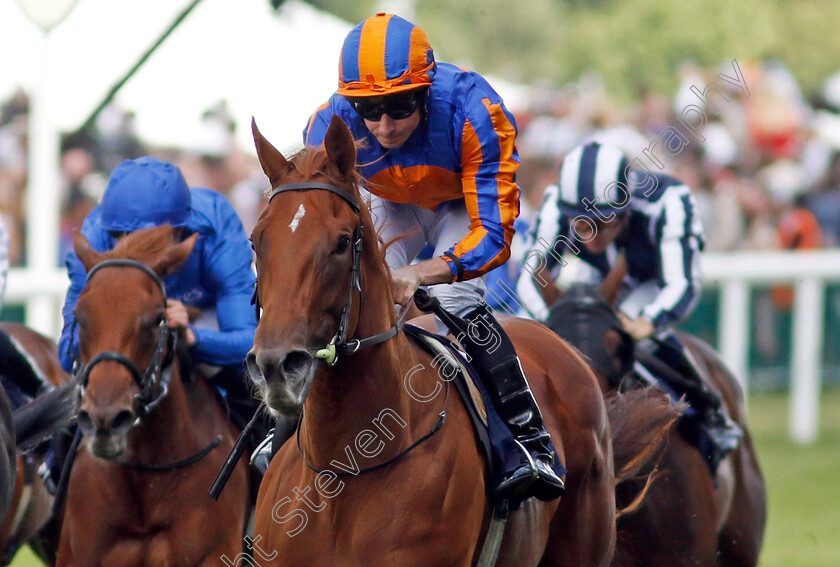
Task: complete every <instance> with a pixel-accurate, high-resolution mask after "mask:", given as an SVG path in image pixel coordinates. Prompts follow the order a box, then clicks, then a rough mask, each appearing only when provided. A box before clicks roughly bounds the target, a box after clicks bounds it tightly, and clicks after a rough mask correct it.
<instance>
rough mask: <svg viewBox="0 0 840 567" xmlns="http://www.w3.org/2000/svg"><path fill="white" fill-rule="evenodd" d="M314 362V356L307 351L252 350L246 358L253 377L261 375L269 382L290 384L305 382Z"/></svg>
mask: <svg viewBox="0 0 840 567" xmlns="http://www.w3.org/2000/svg"><path fill="white" fill-rule="evenodd" d="M313 361H314V359H313V358H312V355H311V354H309V353H308V352H307V351H305V350H291V351H285V350H281V349H261V350H260V351H259V352H254V351H253V350H252V351H251V352H249V353H248V357H247V358H246V364H247V365H248V370H249V372H251V374H252V375H261V376H262V377H263V378H264V379H265V380H266V381H267V382H268V381H271V380H280V381H283V382H288V383H289V384H296V383H299V382H301V381H303V380H304V379H305V378H306V376H307V375H308V374H309V371H310V369H311V368H312V363H313ZM255 371H256V372H255Z"/></svg>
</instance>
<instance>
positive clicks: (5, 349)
mask: <svg viewBox="0 0 840 567" xmlns="http://www.w3.org/2000/svg"><path fill="white" fill-rule="evenodd" d="M0 372H2V373H3V374H4V375H5V376H6V377H7V378H9V379H11V380H12V381H13V382H14V383H15V384H16V385H17V386H18V387H19V388H20V389H21V391H22V392H23V393H24V394H26V395H27V396H29V397H30V398H36V397H38V395H39V394H43V393H44V392H48V391H50V390H52V388H53V385H52V384H50V382H49V380H47V379H46V378H45V377H44V376H43V375H42V374H41V372H40V371H39V370H38V369H37V368H36V367H35V366H33V362H32V361H31V360H29V358H28V357H27V356H26V355H25V354H24V353H22V352H21V351H20V349H19V348H18V347H17V345H16V344H15V342H14V341H13V340H12V338H11V337H10V336H9V334H8V333H7V332H5V331H0Z"/></svg>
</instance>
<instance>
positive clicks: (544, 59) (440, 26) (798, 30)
mask: <svg viewBox="0 0 840 567" xmlns="http://www.w3.org/2000/svg"><path fill="white" fill-rule="evenodd" d="M270 1H277V0H270ZM309 3H310V4H312V5H314V6H316V7H318V8H320V9H323V10H326V11H329V12H332V13H333V14H335V15H337V16H339V17H341V18H343V19H345V20H347V21H348V22H351V23H356V22H359V21H361V20H363V19H364V18H365V17H367V16H370V15H372V14H373V13H374V12H375V11H376V10H377V9H381V8H382V6H387V2H382V1H381V0H356V1H355V2H346V1H345V0H309ZM414 9H415V13H416V15H415V17H414V20H415V22H416V23H418V24H419V25H421V26H422V27H423V28H424V29H425V30H426V33H427V34H428V35H429V39H430V41H431V43H432V45H433V46H434V48H435V51H436V55H437V56H438V58H439V59H441V60H444V61H452V62H454V63H458V64H461V65H465V66H468V67H472V68H475V69H476V70H479V71H480V72H482V73H484V74H495V75H500V76H503V77H504V78H506V79H508V80H512V81H522V82H532V81H534V80H537V79H548V80H551V81H554V82H556V83H558V84H563V83H567V82H569V81H574V80H576V79H578V78H579V77H580V76H581V75H582V74H583V73H585V72H587V71H590V70H596V71H598V72H599V73H600V74H601V75H602V76H603V77H604V82H605V86H606V88H607V91H608V92H609V93H612V94H615V95H616V96H617V97H619V98H620V99H624V100H630V99H632V98H635V97H636V96H637V94H638V93H639V92H644V91H647V90H653V91H657V92H663V93H667V94H671V93H673V91H674V89H675V88H676V86H677V84H678V82H679V75H678V72H677V71H678V68H679V65H680V64H681V63H682V62H684V61H688V60H691V61H693V62H695V63H697V64H698V65H700V66H715V65H721V64H724V63H728V62H729V61H731V60H732V59H738V60H739V61H747V60H763V59H766V58H770V57H774V58H778V59H780V60H781V61H783V62H784V63H786V64H787V65H788V66H789V67H790V69H791V70H792V71H793V73H794V75H795V76H796V78H797V79H798V80H799V82H800V84H801V85H802V87H803V89H804V90H805V91H806V92H812V91H814V90H815V89H816V88H817V87H818V85H819V84H820V82H821V81H822V80H824V79H825V78H826V77H827V76H828V75H830V74H831V73H833V72H834V71H836V70H837V69H838V68H840V64H838V62H837V60H836V58H835V57H832V54H834V53H838V52H840V34H838V33H836V30H835V29H834V28H835V27H836V24H835V22H837V21H838V19H840V2H834V1H831V0H814V1H812V2H782V1H772V2H771V1H767V0H742V1H741V2H731V1H730V0H706V1H705V2H662V1H661V0H635V1H634V2H619V1H617V0H529V1H528V2H527V3H526V2H515V3H513V2H510V0H458V1H457V2H455V1H453V0H422V1H417V2H416V3H415V8H414Z"/></svg>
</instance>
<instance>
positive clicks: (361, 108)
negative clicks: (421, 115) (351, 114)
mask: <svg viewBox="0 0 840 567" xmlns="http://www.w3.org/2000/svg"><path fill="white" fill-rule="evenodd" d="M422 99H423V97H422V95H421V93H419V92H417V91H408V92H405V93H397V94H392V95H387V96H373V97H366V98H354V99H350V104H351V105H353V108H354V109H355V110H356V112H358V113H359V116H361V117H362V118H364V119H365V120H370V121H371V122H378V121H379V120H382V115H383V114H387V115H388V116H390V117H391V118H393V119H394V120H403V119H404V118H408V117H409V116H411V115H412V114H414V111H416V110H417V108H418V107H419V106H420V101H421V100H422Z"/></svg>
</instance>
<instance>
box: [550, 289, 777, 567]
mask: <svg viewBox="0 0 840 567" xmlns="http://www.w3.org/2000/svg"><path fill="white" fill-rule="evenodd" d="M602 289H603V288H602ZM606 290H607V295H610V294H609V291H608V290H609V286H607V287H606ZM552 313H553V314H555V315H556V316H553V317H549V319H548V321H547V325H549V327H551V328H552V329H553V330H555V331H556V332H557V333H558V334H559V335H560V336H561V337H563V338H565V339H566V340H567V341H569V342H570V343H571V344H574V345H575V346H576V347H578V348H579V349H580V350H581V352H582V353H583V354H584V355H585V356H586V357H587V359H588V360H589V361H590V362H591V364H592V366H593V369H594V370H595V374H596V376H597V377H598V380H599V383H600V384H601V388H602V389H603V390H604V392H605V393H607V392H610V391H612V390H613V389H614V388H615V387H616V384H618V383H619V381H620V380H621V379H622V378H623V377H624V376H626V374H627V372H628V371H629V370H630V369H631V365H632V358H629V359H628V356H632V354H631V352H632V351H631V350H630V349H628V348H627V341H628V340H630V339H629V337H628V336H625V335H624V334H623V331H622V330H621V325H620V322H619V320H618V318H617V316H616V313H615V311H614V310H613V308H612V307H611V306H610V303H609V302H608V301H607V300H605V299H604V298H603V297H602V296H601V295H600V294H599V293H598V291H597V290H596V289H595V288H594V287H591V286H587V285H576V286H573V287H572V288H570V289H569V290H568V291H567V292H566V293H565V294H564V295H563V297H562V298H561V299H560V301H559V302H558V303H557V304H555V306H554V307H553V308H552ZM677 335H678V337H679V340H680V341H681V342H682V344H683V345H685V346H686V347H687V348H688V350H689V352H690V354H691V355H693V357H694V359H695V360H696V361H697V364H698V366H699V368H698V370H699V371H700V373H701V375H702V376H703V377H704V379H705V380H706V381H707V383H708V385H709V386H710V387H711V388H712V390H713V391H715V392H716V393H717V394H718V395H720V396H721V398H722V403H723V406H724V407H725V409H726V411H727V412H728V413H729V415H730V416H731V418H732V419H733V420H734V421H735V422H736V423H737V424H738V425H739V426H740V427H741V429H742V430H743V432H744V438H743V440H742V442H741V445H740V447H738V449H736V450H735V451H734V452H732V453H730V455H729V456H728V457H727V458H725V459H724V460H723V461H722V462H721V464H720V466H719V467H718V470H717V475H716V478H712V475H711V473H710V470H709V467H708V466H707V465H706V462H705V460H704V459H703V457H702V456H701V454H700V452H699V451H698V450H697V449H695V448H694V446H693V445H690V444H689V443H688V442H687V441H686V440H685V438H684V437H683V436H682V435H681V434H680V433H679V432H678V431H677V430H674V431H672V432H671V433H670V435H669V440H668V445H667V449H666V450H665V452H664V453H663V455H662V458H661V460H660V462H659V474H658V478H657V480H656V481H655V482H654V483H653V484H652V486H651V488H650V492H649V493H648V496H647V498H646V499H645V502H644V503H643V505H642V506H641V507H640V508H639V509H638V510H637V511H636V512H635V513H633V514H628V515H626V516H623V517H622V518H621V519H620V520H619V522H618V541H617V548H616V553H615V559H614V561H613V563H612V565H613V566H615V567H642V566H663V567H664V566H669V567H670V566H672V565H693V566H699V567H715V566H718V565H720V566H723V567H752V566H755V565H757V564H758V556H759V552H760V550H761V544H762V539H763V534H764V527H765V520H766V513H767V510H766V505H767V495H766V491H765V487H764V481H763V479H762V475H761V470H760V468H759V464H758V459H757V456H756V452H755V447H754V446H753V441H752V438H751V437H750V433H749V430H748V428H747V422H746V416H745V411H744V397H743V393H742V390H741V388H740V387H739V385H738V383H737V381H736V380H735V378H734V376H733V375H732V374H731V373H730V372H729V371H728V370H727V368H726V367H725V366H724V364H723V362H722V361H721V360H720V358H719V357H718V355H717V354H716V353H715V351H714V350H713V349H712V348H711V347H710V346H709V345H708V344H707V343H705V342H704V341H702V340H700V339H699V338H697V337H694V336H692V335H689V334H686V333H681V332H680V333H677ZM634 490H638V487H634V486H633V485H632V483H626V484H625V485H623V486H621V487H619V496H620V497H622V498H631V497H632V496H633V493H634Z"/></svg>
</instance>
